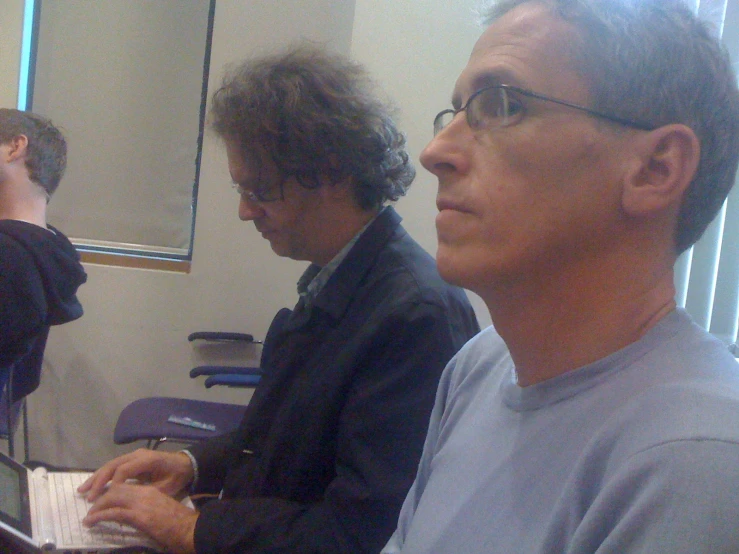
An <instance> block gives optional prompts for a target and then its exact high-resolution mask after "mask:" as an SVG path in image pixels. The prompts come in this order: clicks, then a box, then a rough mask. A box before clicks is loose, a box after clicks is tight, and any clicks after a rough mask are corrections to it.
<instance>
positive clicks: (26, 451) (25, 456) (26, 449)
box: [23, 398, 30, 464]
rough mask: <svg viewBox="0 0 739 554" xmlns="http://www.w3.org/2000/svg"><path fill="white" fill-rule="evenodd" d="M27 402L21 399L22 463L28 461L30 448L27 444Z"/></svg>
mask: <svg viewBox="0 0 739 554" xmlns="http://www.w3.org/2000/svg"><path fill="white" fill-rule="evenodd" d="M28 442H29V441H28V403H27V402H26V399H25V398H24V399H23V463H24V464H25V463H28V458H29V453H30V449H29V446H28Z"/></svg>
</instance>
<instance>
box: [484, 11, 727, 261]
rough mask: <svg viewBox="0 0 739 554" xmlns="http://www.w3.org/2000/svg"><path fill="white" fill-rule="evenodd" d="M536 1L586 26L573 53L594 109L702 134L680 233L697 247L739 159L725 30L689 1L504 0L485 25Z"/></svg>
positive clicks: (681, 246) (680, 247) (681, 244)
mask: <svg viewBox="0 0 739 554" xmlns="http://www.w3.org/2000/svg"><path fill="white" fill-rule="evenodd" d="M529 2H534V3H538V4H542V5H544V6H546V7H548V8H549V9H551V12H552V14H554V15H555V16H557V17H559V18H560V19H562V20H563V21H565V22H567V23H569V24H571V25H573V26H574V27H575V28H576V29H577V30H578V31H579V32H580V35H579V37H573V38H572V41H571V43H570V54H571V56H572V61H573V63H574V64H575V67H574V69H575V70H576V71H578V72H579V73H581V74H582V75H583V77H584V78H585V79H586V81H587V82H588V84H589V85H590V93H591V98H592V107H593V108H594V109H596V110H599V111H603V112H607V113H612V114H614V115H618V116H620V117H622V118H625V119H630V120H634V121H646V122H649V123H652V124H654V125H655V126H661V125H667V124H670V123H681V124H684V125H687V126H688V127H690V128H691V129H692V130H693V132H695V134H696V136H697V137H698V140H699V141H700V145H701V156H700V162H699V165H698V170H697V172H696V174H695V177H694V178H693V181H692V182H691V184H690V186H689V188H688V189H687V190H686V192H685V195H684V197H683V201H682V204H681V206H680V213H679V215H678V222H677V229H676V234H675V247H676V250H677V253H680V252H683V251H684V250H686V249H688V248H689V247H690V246H691V245H692V244H693V243H695V242H696V241H697V240H698V239H699V238H700V237H701V235H702V234H703V232H704V231H705V230H706V227H708V225H709V224H710V222H711V221H712V220H713V218H714V217H715V216H716V214H717V213H718V211H719V210H720V209H721V206H722V205H723V203H724V200H725V199H726V197H727V195H728V194H729V191H730V190H731V187H732V186H733V185H734V181H735V178H736V172H737V165H738V164H739V90H737V78H736V75H735V73H734V71H733V69H732V66H731V62H730V59H729V55H728V53H727V52H726V49H725V48H724V47H723V46H722V45H721V44H720V42H719V41H718V40H717V39H716V35H717V33H716V30H715V29H712V28H710V27H709V25H708V24H706V23H704V22H702V21H701V20H699V19H698V18H697V16H696V15H695V14H694V13H693V12H692V11H691V10H690V9H688V7H687V6H686V5H685V4H684V2H682V1H681V0H501V1H500V2H496V3H495V4H494V5H492V6H491V7H489V8H487V10H484V11H483V12H482V15H483V18H482V19H483V22H484V23H486V24H490V23H492V22H494V21H495V20H497V19H498V18H500V17H501V16H502V15H504V14H505V13H507V12H509V11H511V10H512V9H514V8H516V7H518V6H519V5H521V4H525V3H529Z"/></svg>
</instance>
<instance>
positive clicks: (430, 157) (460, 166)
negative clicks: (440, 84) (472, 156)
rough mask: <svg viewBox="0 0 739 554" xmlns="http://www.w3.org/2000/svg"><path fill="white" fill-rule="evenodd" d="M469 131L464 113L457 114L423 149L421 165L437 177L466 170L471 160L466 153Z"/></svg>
mask: <svg viewBox="0 0 739 554" xmlns="http://www.w3.org/2000/svg"><path fill="white" fill-rule="evenodd" d="M469 132H470V128H469V125H467V122H466V121H465V118H464V114H461V113H460V114H457V117H455V118H454V120H452V122H451V123H449V125H447V126H446V127H444V128H443V129H442V130H441V131H439V133H438V134H437V135H436V136H435V137H434V138H433V139H431V142H429V143H428V144H427V145H426V148H424V149H423V151H422V152H421V156H420V161H421V165H423V167H425V168H426V169H428V170H429V171H430V172H431V173H433V174H434V175H436V176H437V177H441V175H442V174H444V173H449V172H464V171H466V170H467V166H468V165H469V160H468V156H467V155H466V154H465V150H464V144H465V141H466V140H467V136H466V135H467V133H469Z"/></svg>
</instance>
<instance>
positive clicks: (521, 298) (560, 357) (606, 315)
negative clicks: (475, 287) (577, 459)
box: [481, 264, 675, 386]
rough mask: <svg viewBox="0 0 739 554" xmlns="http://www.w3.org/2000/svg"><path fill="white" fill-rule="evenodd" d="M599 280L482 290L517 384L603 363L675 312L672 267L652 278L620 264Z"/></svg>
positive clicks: (586, 278)
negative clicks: (593, 363) (506, 348)
mask: <svg viewBox="0 0 739 554" xmlns="http://www.w3.org/2000/svg"><path fill="white" fill-rule="evenodd" d="M640 269H642V270H643V269H645V268H643V267H642V268H640ZM601 277H602V278H597V276H592V275H590V276H583V278H581V279H577V280H575V281H573V280H572V278H571V276H570V278H568V279H564V278H560V279H558V278H557V276H549V277H548V278H546V279H541V280H539V282H535V281H534V280H532V281H529V282H527V283H521V284H519V285H512V286H510V287H503V288H505V290H497V291H494V292H490V291H488V292H487V293H486V294H484V295H481V296H483V298H484V299H485V301H486V304H487V306H488V309H489V310H490V315H491V317H492V321H493V324H494V325H495V328H496V330H497V331H498V333H499V334H500V335H501V337H502V338H503V340H505V342H506V345H507V346H508V349H509V351H510V352H511V357H512V359H513V361H514V364H515V366H516V373H517V377H518V382H519V385H521V386H528V385H532V384H535V383H539V382H541V381H545V380H547V379H551V378H552V377H556V376H558V375H561V374H563V373H566V372H568V371H572V370H574V369H577V368H579V367H582V366H584V365H587V364H589V363H592V362H595V361H597V360H600V359H602V358H604V357H606V356H608V355H610V354H612V353H614V352H616V351H618V350H620V349H621V348H624V347H625V346H628V345H629V344H631V343H633V342H636V341H637V340H639V339H640V338H641V337H642V336H644V334H645V333H646V332H647V331H648V330H649V329H651V328H652V327H653V326H654V325H656V324H657V322H659V321H660V320H661V319H662V318H663V317H664V316H666V315H667V314H668V313H670V312H671V311H672V310H673V309H675V299H674V297H675V289H674V284H673V271H672V265H669V264H664V265H663V268H662V269H661V270H655V271H653V272H652V273H651V276H650V275H645V274H644V273H641V274H640V273H639V270H633V271H631V272H629V271H628V270H625V269H623V268H622V271H621V272H620V273H619V272H613V273H611V274H610V275H607V274H604V275H602V276H601Z"/></svg>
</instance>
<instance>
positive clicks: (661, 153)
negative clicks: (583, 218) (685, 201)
mask: <svg viewBox="0 0 739 554" xmlns="http://www.w3.org/2000/svg"><path fill="white" fill-rule="evenodd" d="M633 148H634V154H635V156H636V157H635V158H634V164H633V166H632V169H631V170H630V171H629V172H628V174H627V175H626V182H625V183H624V189H623V196H622V203H623V208H624V210H625V211H626V213H628V214H630V215H632V216H636V217H639V216H644V215H647V214H650V213H654V212H659V211H662V210H664V209H666V208H668V207H670V206H675V207H676V208H677V207H678V206H679V205H680V202H681V201H682V197H683V194H684V193H685V190H686V189H687V188H688V186H689V185H690V183H691V181H692V180H693V177H694V176H695V172H696V170H697V168H698V162H699V160H700V143H699V142H698V137H696V135H695V133H694V132H693V130H692V129H691V128H690V127H688V126H686V125H682V124H677V123H675V124H671V125H665V126H663V127H659V128H658V129H655V130H654V131H650V132H648V133H645V134H643V135H642V136H639V137H638V138H637V139H636V140H635V141H634V143H633Z"/></svg>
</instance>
